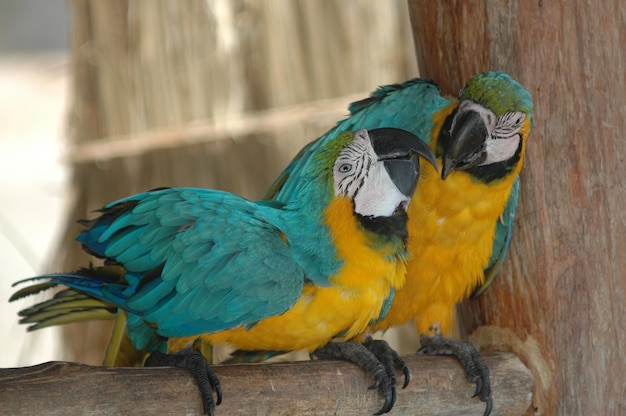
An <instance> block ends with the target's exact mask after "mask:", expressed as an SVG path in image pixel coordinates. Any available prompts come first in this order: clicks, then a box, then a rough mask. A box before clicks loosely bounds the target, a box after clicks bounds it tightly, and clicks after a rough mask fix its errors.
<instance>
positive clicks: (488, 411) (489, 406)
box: [483, 397, 493, 416]
mask: <svg viewBox="0 0 626 416" xmlns="http://www.w3.org/2000/svg"><path fill="white" fill-rule="evenodd" d="M486 402H487V406H486V407H485V413H483V416H489V415H490V414H491V409H492V408H493V400H491V397H488V398H487V400H486Z"/></svg>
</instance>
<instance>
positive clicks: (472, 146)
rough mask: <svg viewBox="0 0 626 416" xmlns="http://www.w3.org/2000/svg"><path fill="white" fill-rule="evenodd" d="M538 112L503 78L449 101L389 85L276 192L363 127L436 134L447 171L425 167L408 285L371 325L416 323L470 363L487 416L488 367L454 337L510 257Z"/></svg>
mask: <svg viewBox="0 0 626 416" xmlns="http://www.w3.org/2000/svg"><path fill="white" fill-rule="evenodd" d="M532 111H533V103H532V100H531V96H530V94H529V93H528V91H526V90H525V89H524V88H523V87H522V86H521V85H520V84H519V83H518V82H517V81H515V80H513V79H512V78H511V77H510V76H509V75H507V74H504V73H501V72H483V73H480V74H478V75H476V76H474V77H473V78H472V79H470V80H469V81H468V83H467V84H466V86H465V87H464V88H463V89H462V90H461V92H460V94H459V98H458V100H448V99H446V98H444V97H442V96H441V95H440V92H439V88H438V87H437V86H436V85H435V84H434V83H433V82H432V81H428V80H422V79H412V80H409V81H407V82H405V83H403V84H395V85H388V86H383V87H380V88H379V89H378V90H377V91H376V92H374V93H373V94H372V95H371V96H370V97H369V98H367V99H365V100H362V101H359V102H356V103H353V104H352V105H351V107H350V113H351V114H350V116H349V117H348V118H347V119H345V120H343V121H341V122H339V123H338V124H337V126H336V127H335V128H334V129H332V130H330V131H329V132H328V133H326V135H324V136H322V138H320V139H319V140H317V141H315V142H313V143H312V144H311V145H309V147H308V148H305V149H304V150H303V151H302V152H301V153H300V154H299V155H298V156H296V158H295V159H294V160H293V161H292V162H291V164H290V165H289V166H288V167H287V169H286V170H285V171H284V172H283V174H282V175H281V176H279V177H278V179H277V180H276V181H275V183H274V185H273V186H272V187H271V188H270V190H269V191H268V193H267V195H266V197H267V198H271V199H274V200H278V201H282V202H287V201H291V200H292V199H293V198H294V197H296V193H295V190H296V189H297V188H296V187H297V183H298V181H299V180H298V178H299V176H300V175H301V174H302V172H304V171H306V169H307V166H308V165H309V164H310V163H312V159H311V155H312V154H314V153H315V152H316V149H317V148H318V147H319V146H323V145H324V143H325V141H327V140H333V138H334V137H336V136H337V135H338V134H341V132H342V131H344V130H348V129H352V128H354V126H360V127H362V128H376V127H378V126H382V125H384V126H388V127H395V128H400V129H405V130H408V131H411V132H413V133H415V134H417V135H418V136H420V137H428V138H429V144H430V146H431V148H432V149H433V151H434V152H435V154H436V156H437V159H438V161H439V163H440V166H442V171H441V173H439V172H438V171H437V169H433V168H431V167H430V166H427V165H424V166H423V167H422V172H421V175H422V179H421V181H420V186H419V187H418V188H417V190H416V191H415V193H414V195H413V199H412V202H411V205H410V206H409V211H408V215H409V225H408V228H409V239H408V249H409V253H410V255H411V257H410V260H409V262H408V264H407V282H406V284H405V285H404V286H403V287H402V288H401V289H399V290H397V291H396V293H395V297H394V300H393V304H392V306H391V308H390V310H389V313H388V314H386V316H384V317H382V318H381V319H380V320H379V321H377V322H376V323H374V324H372V325H371V326H370V328H369V329H370V330H371V331H378V330H386V329H387V328H389V327H391V326H396V325H401V324H404V323H405V322H407V321H409V320H411V319H413V321H414V323H415V326H416V328H417V331H418V333H419V334H420V335H421V338H420V339H421V344H422V350H421V351H422V352H425V353H430V354H444V353H450V352H451V353H454V354H455V355H457V357H458V358H459V359H460V360H461V362H462V364H463V366H464V367H465V369H466V371H467V374H468V378H469V379H470V380H472V381H474V382H476V384H477V390H476V394H477V395H478V396H479V397H480V398H481V399H482V400H483V401H486V402H487V408H486V411H485V414H489V413H490V411H491V406H492V405H491V403H492V400H491V388H490V383H489V376H488V369H487V368H486V366H485V365H484V362H483V361H482V358H481V357H480V355H479V354H478V352H477V351H476V350H475V348H474V347H473V346H472V345H471V344H469V343H468V342H467V341H459V340H450V339H447V338H445V337H446V336H449V334H450V332H451V330H452V328H453V318H454V308H455V305H456V304H457V303H458V302H460V301H461V300H463V299H464V298H466V297H468V296H470V295H472V293H473V296H477V295H479V294H480V293H482V292H483V291H484V290H485V289H486V287H487V286H489V284H490V283H491V282H492V280H493V278H494V276H495V275H496V274H497V273H498V271H499V270H500V268H501V266H502V262H503V260H504V258H505V256H506V253H507V250H508V247H509V243H510V241H511V229H512V226H513V218H514V215H515V209H516V207H517V201H518V192H519V173H520V170H521V169H522V164H523V160H524V153H525V150H526V140H527V138H528V135H529V132H530V129H531V125H532V120H533V115H532Z"/></svg>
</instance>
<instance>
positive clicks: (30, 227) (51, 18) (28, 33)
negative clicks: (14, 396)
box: [0, 0, 71, 367]
mask: <svg viewBox="0 0 626 416" xmlns="http://www.w3.org/2000/svg"><path fill="white" fill-rule="evenodd" d="M69 16H70V11H69V9H68V8H67V3H66V2H65V1H64V0H46V1H41V0H3V1H2V2H0V264H2V267H0V285H1V286H0V293H1V294H2V297H1V299H0V313H2V316H3V319H2V320H0V333H1V334H2V337H3V339H5V340H8V342H3V343H2V347H0V351H1V352H0V367H10V366H17V365H26V364H34V363H39V362H42V361H47V360H51V359H54V358H59V357H60V349H59V347H60V344H59V336H58V333H59V331H58V330H56V329H46V330H42V331H39V332H35V333H32V334H28V335H27V334H26V331H25V328H24V327H23V326H19V325H18V324H17V315H16V313H17V311H18V310H19V309H20V308H21V307H22V306H25V304H23V303H20V304H15V303H12V304H9V303H8V302H7V300H8V298H9V296H10V294H11V292H12V289H11V286H10V285H11V283H13V282H14V281H16V280H17V279H20V278H25V277H28V276H32V275H34V274H35V273H39V272H41V271H44V270H47V269H48V267H47V265H48V264H49V261H50V259H51V257H52V256H53V253H54V247H55V243H56V242H57V241H58V238H59V236H60V235H61V233H62V231H63V230H62V228H63V227H64V223H65V221H66V220H65V215H67V214H66V212H65V208H66V203H67V196H68V192H67V191H68V187H67V181H68V172H69V170H70V167H71V166H70V165H69V164H68V163H67V162H66V161H65V160H64V159H63V155H64V149H65V146H66V145H67V140H66V128H65V127H66V114H67V101H66V98H67V95H68V86H69V77H70V76H71V75H70V72H69V50H68V48H69V41H70V38H69V35H70V32H69V28H70V18H69Z"/></svg>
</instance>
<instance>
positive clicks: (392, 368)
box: [363, 338, 411, 389]
mask: <svg viewBox="0 0 626 416" xmlns="http://www.w3.org/2000/svg"><path fill="white" fill-rule="evenodd" d="M363 345H364V346H365V348H367V349H368V350H369V351H370V352H371V353H372V354H374V356H375V357H376V358H377V359H378V361H380V362H381V364H383V366H385V372H386V373H387V376H388V377H389V378H390V379H391V380H393V383H394V385H395V384H396V374H395V372H396V371H398V372H402V374H403V375H404V383H403V384H402V388H403V389H404V388H406V386H408V385H409V382H410V381H411V371H409V367H407V366H406V363H405V362H404V360H403V359H402V358H400V356H399V355H398V353H397V352H395V351H394V350H393V349H392V348H391V347H390V346H389V344H388V343H387V341H383V340H376V339H371V338H369V339H367V340H366V341H365V342H364V343H363Z"/></svg>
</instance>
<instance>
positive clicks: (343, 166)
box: [338, 163, 352, 173]
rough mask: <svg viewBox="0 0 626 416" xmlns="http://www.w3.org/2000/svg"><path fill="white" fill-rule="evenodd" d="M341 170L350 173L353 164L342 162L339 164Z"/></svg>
mask: <svg viewBox="0 0 626 416" xmlns="http://www.w3.org/2000/svg"><path fill="white" fill-rule="evenodd" d="M338 170H339V172H341V173H348V172H350V171H351V170H352V165H351V164H349V163H342V164H341V165H339V169H338Z"/></svg>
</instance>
